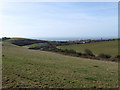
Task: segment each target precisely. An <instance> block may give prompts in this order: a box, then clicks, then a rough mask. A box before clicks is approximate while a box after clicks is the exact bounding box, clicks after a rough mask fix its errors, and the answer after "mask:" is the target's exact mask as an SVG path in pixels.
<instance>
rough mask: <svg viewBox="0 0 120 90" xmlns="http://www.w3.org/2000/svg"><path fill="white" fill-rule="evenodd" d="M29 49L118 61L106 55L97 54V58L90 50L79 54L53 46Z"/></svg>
mask: <svg viewBox="0 0 120 90" xmlns="http://www.w3.org/2000/svg"><path fill="white" fill-rule="evenodd" d="M29 49H39V50H43V51H53V52H58V53H61V54H64V55H71V56H77V57H84V58H90V59H97V60H109V61H118V59H120V55H118V56H116V58H113V57H111V56H110V55H108V54H102V53H101V54H99V55H98V56H95V55H94V54H93V53H92V51H91V50H89V49H85V53H81V52H76V51H75V50H73V49H65V50H62V49H59V48H56V47H55V46H51V47H43V48H41V47H34V48H29Z"/></svg>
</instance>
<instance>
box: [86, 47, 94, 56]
mask: <svg viewBox="0 0 120 90" xmlns="http://www.w3.org/2000/svg"><path fill="white" fill-rule="evenodd" d="M85 54H87V55H89V56H95V55H94V54H93V53H92V51H91V50H89V49H85Z"/></svg>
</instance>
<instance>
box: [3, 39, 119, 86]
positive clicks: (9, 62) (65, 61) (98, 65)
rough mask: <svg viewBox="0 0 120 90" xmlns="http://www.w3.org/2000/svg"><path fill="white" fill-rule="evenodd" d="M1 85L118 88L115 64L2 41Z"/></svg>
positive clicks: (116, 66) (116, 65)
mask: <svg viewBox="0 0 120 90" xmlns="http://www.w3.org/2000/svg"><path fill="white" fill-rule="evenodd" d="M2 49H3V51H2V52H3V55H2V57H3V58H2V62H3V64H2V68H3V72H2V82H3V83H2V84H3V88H12V87H15V88H16V87H17V88H19V87H20V88H27V87H29V88H34V87H36V88H41V87H49V88H72V87H74V88H117V87H118V64H117V63H116V62H107V61H99V60H89V59H84V58H78V57H72V56H65V55H61V54H57V53H53V52H46V51H40V50H29V49H27V48H25V47H20V46H15V45H13V44H10V43H9V42H7V41H6V42H3V47H2Z"/></svg>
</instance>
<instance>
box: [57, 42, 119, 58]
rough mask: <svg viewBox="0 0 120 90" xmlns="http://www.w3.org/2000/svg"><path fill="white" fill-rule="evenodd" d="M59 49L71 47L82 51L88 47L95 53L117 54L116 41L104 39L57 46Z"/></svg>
mask: <svg viewBox="0 0 120 90" xmlns="http://www.w3.org/2000/svg"><path fill="white" fill-rule="evenodd" d="M57 48H60V49H63V50H64V49H73V50H76V51H77V52H82V53H84V51H85V49H90V50H91V51H92V52H93V53H94V54H95V55H99V54H100V53H104V54H109V55H111V56H113V57H115V56H117V55H118V41H117V40H116V41H104V42H96V43H86V44H75V45H65V46H58V47H57Z"/></svg>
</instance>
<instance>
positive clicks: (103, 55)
mask: <svg viewBox="0 0 120 90" xmlns="http://www.w3.org/2000/svg"><path fill="white" fill-rule="evenodd" d="M98 56H99V57H101V58H110V57H111V56H110V55H107V54H103V53H101V54H99V55H98Z"/></svg>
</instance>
